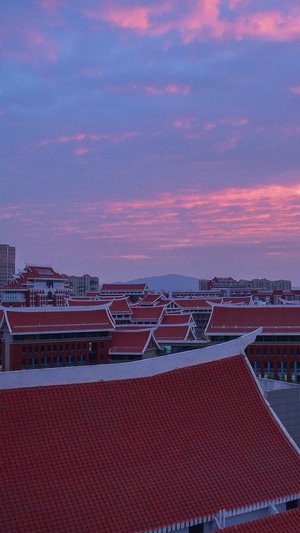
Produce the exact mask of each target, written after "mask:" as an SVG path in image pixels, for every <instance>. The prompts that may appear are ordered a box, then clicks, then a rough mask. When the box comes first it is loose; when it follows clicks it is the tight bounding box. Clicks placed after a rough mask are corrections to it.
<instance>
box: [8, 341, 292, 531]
mask: <svg viewBox="0 0 300 533" xmlns="http://www.w3.org/2000/svg"><path fill="white" fill-rule="evenodd" d="M238 341H239V342H241V343H242V341H243V338H241V339H238ZM249 341H251V342H253V338H251V339H250V338H249ZM249 341H248V342H249ZM245 344H247V343H246V342H245V343H244V345H245ZM226 345H229V346H226ZM240 346H241V345H240ZM239 349H240V348H239V344H238V343H237V341H235V342H234V343H224V344H223V345H221V346H220V345H219V346H216V347H210V348H203V349H201V350H195V351H192V352H187V353H183V354H176V355H175V356H167V357H161V358H155V359H151V360H145V361H139V362H138V363H127V364H120V365H100V366H99V367H93V368H87V369H83V368H80V369H79V370H78V369H76V368H73V369H51V370H52V373H50V372H49V376H50V377H51V379H52V380H54V382H55V381H56V382H57V381H58V380H59V378H60V376H64V379H66V380H67V379H69V378H70V376H74V375H75V374H76V376H77V377H79V376H81V377H82V376H83V375H84V376H87V373H89V374H91V372H92V374H91V375H93V377H94V379H93V382H89V383H88V382H85V383H83V382H82V383H77V384H75V383H72V384H71V383H70V384H69V385H56V386H52V385H48V386H43V387H42V386H39V387H27V388H23V389H20V388H17V389H13V388H10V389H7V390H1V391H0V406H1V408H0V425H1V434H2V439H1V469H2V472H3V473H4V475H3V476H2V481H1V485H0V498H1V511H2V512H1V528H2V530H3V531H14V532H16V533H17V532H24V531H30V532H38V531H43V532H52V531H55V532H58V533H59V532H65V531H72V532H73V533H76V532H78V533H79V532H80V533H81V532H82V531H84V532H85V533H94V532H95V531H101V533H108V532H111V531H122V532H124V533H126V532H128V533H129V532H130V533H133V532H149V531H150V530H151V531H156V530H157V529H159V528H163V527H168V526H173V525H174V528H176V530H177V529H179V528H180V527H181V526H182V524H186V525H187V527H188V526H189V525H193V524H195V523H198V522H201V521H202V520H206V519H207V518H209V517H212V516H214V515H216V514H217V513H218V512H219V511H220V510H226V511H228V512H229V511H232V512H235V511H236V510H241V509H245V510H247V509H248V506H253V505H255V506H260V505H263V504H264V502H274V504H276V502H277V501H279V499H291V498H293V497H295V495H299V493H300V456H299V453H298V450H297V449H296V448H295V447H294V445H293V443H292V442H291V441H290V439H289V437H288V435H287V433H286V432H285V431H284V430H283V429H282V427H281V426H279V425H278V423H277V421H276V420H275V418H274V417H273V415H272V413H271V411H270V409H269V407H268V405H267V404H266V402H265V400H264V398H263V396H262V395H261V392H260V389H259V388H258V385H257V382H256V379H255V377H254V375H253V373H252V370H251V368H250V366H249V363H248V362H247V360H246V358H245V356H244V355H239ZM232 351H234V352H235V353H236V355H235V356H232V355H230V353H231V352H232ZM193 352H194V353H193ZM226 355H227V356H226ZM201 361H203V362H202V363H201ZM56 370H58V371H57V372H56ZM167 370H168V371H167ZM62 371H65V372H62ZM79 371H80V374H79ZM42 372H43V374H42ZM84 372H86V374H85V373H84ZM4 374H5V373H4ZM7 374H8V376H7V380H10V381H12V380H13V379H14V378H15V379H23V378H24V379H27V377H28V379H29V380H30V376H32V383H33V382H34V381H35V380H36V381H38V379H44V376H45V373H44V371H43V370H42V371H39V370H32V371H23V372H18V373H16V372H8V373H7ZM16 374H19V375H20V376H19V377H18V376H16ZM113 375H115V376H116V377H115V378H113ZM142 375H145V377H138V376H142ZM134 376H135V377H134ZM108 377H109V378H108ZM122 377H123V378H122ZM0 378H2V376H0ZM4 378H5V376H4ZM85 379H86V377H85ZM0 384H2V385H3V384H4V379H0ZM274 458H280V468H276V467H275V468H274ZM283 473H284V475H283ZM174 530H175V529H174Z"/></svg>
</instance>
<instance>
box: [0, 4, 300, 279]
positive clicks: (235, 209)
mask: <svg viewBox="0 0 300 533" xmlns="http://www.w3.org/2000/svg"><path fill="white" fill-rule="evenodd" d="M299 37H300V7H299V5H298V2H296V1H293V0H292V1H290V0H287V1H286V2H285V3H284V4H283V3H281V2H278V1H277V0H262V1H260V2H257V1H256V0H223V1H222V0H197V1H196V0H193V1H185V2H183V1H181V0H165V1H151V2H150V1H148V2H147V1H145V2H141V1H136V0H126V1H125V0H116V1H113V2H111V1H108V0H107V1H103V2H101V3H100V2H96V1H95V0H86V1H85V2H83V1H80V0H74V1H73V0H72V1H71V0H34V1H33V0H32V1H28V2H26V4H24V3H23V2H19V1H16V2H14V3H6V5H4V6H3V7H2V17H1V21H0V72H1V80H2V83H1V91H0V127H1V131H2V135H1V139H2V143H1V163H0V185H1V203H0V221H1V224H0V242H2V243H8V244H9V245H10V246H13V247H15V248H16V267H17V268H18V269H21V270H22V269H23V267H24V263H25V262H28V263H32V264H52V265H53V267H54V268H55V270H56V271H57V272H60V273H67V274H69V275H83V274H85V273H88V274H90V275H93V276H98V277H99V279H100V281H105V282H111V281H127V280H130V279H135V278H140V277H147V276H157V275H158V276H160V275H165V274H170V273H176V274H182V275H186V276H193V277H196V278H206V279H211V278H212V277H214V276H224V277H225V276H232V277H233V278H235V279H241V278H244V279H253V278H268V279H290V280H291V281H292V285H293V286H300V273H299V268H298V264H299V260H300V251H299V240H300V177H299V163H300V151H299V148H298V146H299V135H300V119H299V116H298V110H299V104H300V74H299V73H298V72H297V69H296V68H295V65H296V64H297V58H298V52H299Z"/></svg>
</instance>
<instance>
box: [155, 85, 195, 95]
mask: <svg viewBox="0 0 300 533" xmlns="http://www.w3.org/2000/svg"><path fill="white" fill-rule="evenodd" d="M145 91H146V93H148V94H154V95H162V94H184V95H187V94H189V92H190V87H189V86H188V85H184V86H179V85H167V86H166V87H163V88H162V89H158V88H157V87H153V86H152V85H149V86H146V87H145Z"/></svg>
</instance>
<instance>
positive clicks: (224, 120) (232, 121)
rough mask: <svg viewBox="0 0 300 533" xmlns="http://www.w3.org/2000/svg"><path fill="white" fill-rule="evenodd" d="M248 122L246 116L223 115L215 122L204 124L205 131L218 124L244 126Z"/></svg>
mask: <svg viewBox="0 0 300 533" xmlns="http://www.w3.org/2000/svg"><path fill="white" fill-rule="evenodd" d="M248 123H249V120H248V119H247V118H243V117H241V118H233V117H224V118H221V119H219V120H216V121H215V122H207V123H206V124H205V126H204V129H205V130H206V131H209V130H212V129H214V128H216V127H217V126H218V125H219V124H228V125H229V126H234V127H235V126H246V124H248Z"/></svg>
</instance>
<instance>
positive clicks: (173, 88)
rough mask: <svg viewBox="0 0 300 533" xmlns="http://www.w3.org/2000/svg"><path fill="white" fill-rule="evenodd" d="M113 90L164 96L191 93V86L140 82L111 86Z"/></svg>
mask: <svg viewBox="0 0 300 533" xmlns="http://www.w3.org/2000/svg"><path fill="white" fill-rule="evenodd" d="M110 90H111V91H116V92H126V93H131V92H134V91H142V92H145V93H146V94H149V95H153V96H162V95H164V94H183V95H185V96H186V95H188V94H189V93H190V87H189V86H188V85H176V84H169V85H166V86H164V87H157V86H154V85H140V84H138V83H130V84H128V85H125V86H123V87H110Z"/></svg>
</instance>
